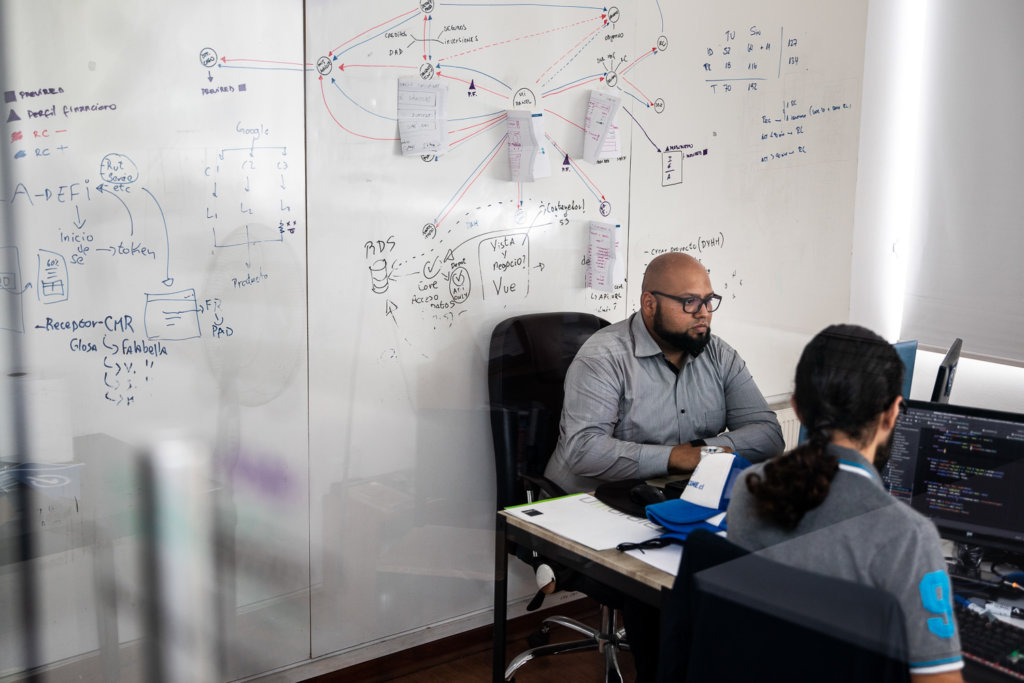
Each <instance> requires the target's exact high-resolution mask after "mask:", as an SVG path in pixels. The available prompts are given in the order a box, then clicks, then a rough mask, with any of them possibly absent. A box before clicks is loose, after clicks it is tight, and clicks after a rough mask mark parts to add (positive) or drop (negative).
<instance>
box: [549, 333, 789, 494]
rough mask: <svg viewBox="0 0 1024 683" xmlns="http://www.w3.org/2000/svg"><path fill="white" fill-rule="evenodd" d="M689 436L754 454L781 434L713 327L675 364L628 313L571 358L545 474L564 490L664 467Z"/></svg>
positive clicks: (775, 443) (778, 447) (775, 446)
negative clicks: (693, 352) (701, 344)
mask: <svg viewBox="0 0 1024 683" xmlns="http://www.w3.org/2000/svg"><path fill="white" fill-rule="evenodd" d="M726 428H728V430H729V431H728V432H726V433H724V434H723V433H722V432H723V431H724V430H725V429H726ZM694 439H704V440H705V441H707V443H708V445H712V446H716V445H717V446H729V447H731V448H733V449H734V450H735V451H736V452H737V453H739V454H740V455H742V456H743V457H745V458H746V459H748V460H750V461H752V462H753V461H758V460H763V459H765V458H768V457H771V456H773V455H777V454H778V453H780V452H782V449H783V444H784V442H783V438H782V429H781V428H780V427H779V421H778V419H777V418H776V416H775V412H774V411H773V410H771V409H770V408H769V407H768V404H767V402H766V401H765V400H764V396H762V395H761V392H760V390H759V389H758V388H757V385H756V384H755V383H754V379H753V378H752V377H751V376H750V372H749V371H748V370H747V365H746V363H744V362H743V359H742V358H740V357H739V354H737V353H736V351H735V350H734V349H733V348H732V347H731V346H729V345H728V344H726V343H725V342H723V341H722V340H721V339H719V338H718V337H715V336H713V335H712V337H711V341H710V342H709V343H708V345H707V347H706V348H705V349H704V352H703V353H702V354H701V355H700V356H698V357H697V358H693V357H690V356H687V358H686V361H685V362H684V364H683V367H682V369H681V370H680V371H679V372H678V373H677V372H676V371H675V369H674V368H673V367H672V365H671V364H670V363H669V362H668V360H667V359H666V358H665V354H663V353H662V352H661V349H660V348H659V347H658V345H657V343H656V342H655V341H654V339H652V338H651V335H650V333H648V331H647V328H646V326H644V322H643V318H642V317H641V316H640V315H639V314H637V313H634V314H633V315H632V316H630V317H629V318H628V319H626V320H623V321H620V322H618V323H615V324H613V325H609V326H608V327H606V328H604V329H602V330H600V331H598V332H596V333H594V335H593V336H592V337H590V339H588V340H587V342H586V343H585V344H584V345H583V346H582V347H581V348H580V350H579V352H578V353H577V354H576V358H575V359H574V360H573V362H572V364H571V365H570V366H569V371H568V373H567V374H566V378H565V402H564V404H563V408H562V421H561V425H560V433H559V437H558V445H557V447H556V448H555V452H554V454H553V455H552V456H551V459H550V460H549V461H548V465H547V469H546V470H545V475H546V476H547V477H548V478H549V479H551V480H552V481H554V482H555V483H556V484H558V485H559V486H561V487H562V488H564V489H565V490H566V491H568V492H570V493H574V492H579V491H590V490H593V489H594V488H596V487H597V485H598V484H600V483H601V482H603V481H615V480H621V479H633V478H640V479H646V478H651V477H656V476H661V475H664V474H666V473H667V471H668V458H669V454H670V453H671V451H672V447H673V446H675V445H677V444H681V443H688V442H690V441H692V440H694Z"/></svg>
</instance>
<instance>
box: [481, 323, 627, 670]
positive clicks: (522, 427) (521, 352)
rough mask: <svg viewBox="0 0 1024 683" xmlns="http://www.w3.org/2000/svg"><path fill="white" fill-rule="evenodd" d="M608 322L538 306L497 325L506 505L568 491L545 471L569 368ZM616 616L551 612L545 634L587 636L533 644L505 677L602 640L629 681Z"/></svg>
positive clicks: (497, 450) (499, 451) (500, 468)
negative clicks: (557, 629)
mask: <svg viewBox="0 0 1024 683" xmlns="http://www.w3.org/2000/svg"><path fill="white" fill-rule="evenodd" d="M606 325H608V322H607V321H605V320H603V319H601V318H599V317H597V316H595V315H591V314H588V313H534V314H530V315H521V316H516V317H514V318H509V319H507V320H504V321H502V322H501V323H499V324H498V325H497V326H496V327H495V328H494V331H493V333H492V334H491V355H490V362H489V364H488V388H489V398H490V409H491V435H492V437H493V439H494V457H495V470H496V474H497V502H498V509H499V510H501V509H503V508H505V507H507V506H509V505H518V504H522V503H529V502H533V501H535V500H541V499H544V498H551V497H554V496H560V495H564V494H565V492H564V491H563V490H562V489H561V488H560V487H558V486H557V485H556V484H555V483H554V482H551V481H549V480H548V479H546V478H545V477H544V468H545V467H546V466H547V462H548V458H550V457H551V454H552V452H553V451H554V449H555V445H556V443H557V441H558V424H559V420H560V418H561V414H562V400H563V398H564V386H563V385H564V381H565V373H566V371H567V370H568V369H569V364H570V363H572V360H573V358H574V357H575V356H576V352H577V351H578V350H579V348H580V346H581V345H582V344H583V342H585V341H586V340H587V339H588V338H589V337H590V335H592V334H593V333H594V332H596V331H597V330H599V329H601V328H602V327H605V326H606ZM509 552H510V553H512V554H515V555H516V556H517V557H519V558H520V559H522V560H523V561H525V562H527V563H529V564H530V565H531V566H533V567H534V568H536V567H537V566H538V565H539V564H540V563H542V562H543V561H544V560H543V559H542V558H537V557H535V556H534V555H533V554H532V553H531V552H530V551H529V550H527V549H525V548H510V550H509ZM568 583H569V585H567V586H561V585H560V586H559V587H560V588H568V589H574V588H573V585H572V582H571V580H570V581H568ZM616 619H617V615H616V613H615V610H611V609H608V608H606V607H603V608H602V626H601V628H600V629H594V628H591V627H590V626H588V625H586V624H584V623H582V622H580V621H578V620H576V619H571V618H568V617H563V616H551V617H548V618H546V619H545V620H544V623H543V625H542V626H541V633H542V638H541V640H543V639H546V637H547V634H548V632H549V630H550V628H551V626H552V625H555V624H557V625H561V626H564V627H566V628H569V629H572V630H573V631H576V632H578V633H580V634H582V635H583V636H585V638H584V639H582V640H576V641H572V642H568V643H553V644H544V645H537V646H535V647H531V648H530V649H528V650H526V651H524V652H522V653H520V654H518V655H517V656H516V657H514V658H513V659H512V661H511V662H510V663H509V665H508V667H507V668H506V670H505V680H511V678H512V677H513V676H514V675H515V672H516V670H517V669H519V668H520V667H521V666H523V665H524V664H526V662H528V661H530V660H531V659H535V658H537V657H542V656H547V655H553V654H560V653H568V652H580V651H583V650H596V649H598V648H600V647H601V646H602V645H603V650H604V656H605V664H606V667H605V668H606V677H612V678H609V680H614V678H613V677H614V676H618V680H622V675H621V672H620V671H619V667H618V660H617V658H616V650H617V649H618V648H620V647H621V648H623V649H625V648H627V647H628V646H626V644H625V642H624V641H623V640H622V639H621V637H620V631H619V629H618V628H617V626H616ZM535 642H537V640H534V641H533V642H532V643H531V644H533V643H535Z"/></svg>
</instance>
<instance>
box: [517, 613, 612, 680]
mask: <svg viewBox="0 0 1024 683" xmlns="http://www.w3.org/2000/svg"><path fill="white" fill-rule="evenodd" d="M551 625H557V626H563V627H565V628H568V629H570V630H572V631H576V632H577V633H579V634H581V635H583V636H585V638H584V639H583V640H574V641H571V642H566V643H551V644H549V645H541V646H539V647H532V648H530V649H529V650H524V651H523V652H520V653H519V654H518V655H516V656H515V657H514V658H513V659H512V661H511V662H510V663H509V665H508V668H506V669H505V680H506V681H511V680H512V679H513V678H514V677H515V673H516V671H518V670H519V669H520V668H521V667H522V666H523V665H524V664H526V663H527V662H529V661H530V660H533V659H537V658H538V657H547V656H550V655H559V654H568V653H572V652H584V651H587V650H598V651H600V652H602V653H603V654H604V660H605V667H604V668H605V678H604V679H605V683H622V681H624V680H625V679H624V678H623V677H622V669H621V668H619V658H618V651H619V650H624V651H627V652H628V651H629V644H628V643H627V642H626V640H625V634H624V632H623V631H622V629H619V628H617V625H616V612H615V610H613V609H610V608H608V607H602V608H601V628H593V627H591V626H588V625H586V624H584V623H583V622H581V621H577V620H576V619H571V618H569V617H563V616H552V617H548V618H547V619H545V620H544V621H543V625H542V626H541V628H550V626H551Z"/></svg>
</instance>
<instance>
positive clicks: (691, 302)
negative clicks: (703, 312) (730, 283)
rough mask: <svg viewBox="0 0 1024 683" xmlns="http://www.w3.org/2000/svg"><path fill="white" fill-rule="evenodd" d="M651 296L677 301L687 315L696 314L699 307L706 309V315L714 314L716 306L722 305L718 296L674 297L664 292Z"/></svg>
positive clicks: (654, 293)
mask: <svg viewBox="0 0 1024 683" xmlns="http://www.w3.org/2000/svg"><path fill="white" fill-rule="evenodd" d="M651 294H653V295H655V296H663V297H665V298H666V299H672V300H673V301H678V302H679V303H681V304H682V305H683V310H684V311H686V312H687V313H698V312H700V307H701V306H704V307H705V308H707V309H708V313H714V312H715V311H716V310H717V309H718V305H719V304H720V303H722V297H721V296H720V295H718V294H710V295H708V296H706V297H704V298H703V299H702V298H701V297H699V296H674V295H672V294H665V292H655V291H652V292H651Z"/></svg>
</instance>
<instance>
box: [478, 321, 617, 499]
mask: <svg viewBox="0 0 1024 683" xmlns="http://www.w3.org/2000/svg"><path fill="white" fill-rule="evenodd" d="M608 324H609V323H608V321H606V320H603V319H601V318H599V317H598V316H596V315H592V314H589V313H572V312H569V313H533V314H528V315H520V316H516V317H513V318H508V319H507V320H504V321H502V322H501V323H499V324H498V325H497V326H495V328H494V331H493V333H492V334H491V352H490V361H489V363H488V373H487V374H488V396H489V400H490V409H491V436H492V437H493V440H494V457H495V468H496V470H497V480H498V490H497V492H498V500H497V502H498V509H501V508H503V507H506V506H508V505H516V504H519V503H526V502H528V500H527V490H528V489H534V488H536V487H537V484H536V482H538V481H539V480H541V479H542V478H543V475H544V468H545V467H546V466H547V462H548V458H550V457H551V453H552V452H553V451H554V449H555V445H556V443H557V442H558V423H559V419H560V418H561V414H562V400H563V398H564V396H565V394H564V382H565V373H566V371H567V370H568V369H569V364H570V363H572V360H573V358H575V357H576V352H577V351H578V350H579V348H580V346H582V345H583V342H585V341H586V340H587V339H589V338H590V335H592V334H593V333H594V332H596V331H597V330H599V329H601V328H602V327H605V326H607V325H608ZM531 480H532V481H533V482H534V483H533V484H531ZM558 493H559V492H558V491H552V490H548V491H546V494H547V495H557V494H558ZM542 495H543V494H542Z"/></svg>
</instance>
